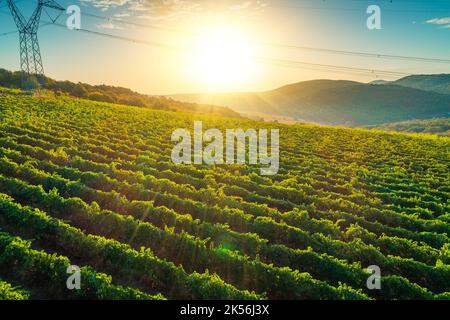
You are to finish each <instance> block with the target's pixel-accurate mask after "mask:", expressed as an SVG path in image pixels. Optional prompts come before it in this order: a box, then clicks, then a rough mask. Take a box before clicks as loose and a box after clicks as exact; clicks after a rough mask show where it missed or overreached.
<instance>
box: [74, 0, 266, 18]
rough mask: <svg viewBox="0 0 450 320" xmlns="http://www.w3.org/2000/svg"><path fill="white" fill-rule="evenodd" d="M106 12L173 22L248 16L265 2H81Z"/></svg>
mask: <svg viewBox="0 0 450 320" xmlns="http://www.w3.org/2000/svg"><path fill="white" fill-rule="evenodd" d="M81 1H82V2H84V3H89V4H91V5H92V6H94V7H96V8H98V9H100V10H102V11H106V10H108V9H112V8H120V9H123V10H127V11H128V12H129V13H133V14H134V15H137V16H139V17H143V18H147V19H155V20H160V19H168V20H173V19H177V18H181V17H189V16H193V15H195V14H198V13H208V12H209V13H215V12H219V13H220V12H221V13H224V12H227V13H230V14H236V13H238V14H244V15H250V14H253V13H254V12H257V11H259V10H261V9H262V8H264V7H265V6H266V5H267V4H266V2H265V0H253V1H251V0H81Z"/></svg>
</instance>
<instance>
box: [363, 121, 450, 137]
mask: <svg viewBox="0 0 450 320" xmlns="http://www.w3.org/2000/svg"><path fill="white" fill-rule="evenodd" d="M371 128H375V129H379V130H384V131H398V132H412V133H428V134H437V135H442V136H450V118H437V119H429V120H410V121H401V122H391V123H384V124H381V125H377V126H373V127H371Z"/></svg>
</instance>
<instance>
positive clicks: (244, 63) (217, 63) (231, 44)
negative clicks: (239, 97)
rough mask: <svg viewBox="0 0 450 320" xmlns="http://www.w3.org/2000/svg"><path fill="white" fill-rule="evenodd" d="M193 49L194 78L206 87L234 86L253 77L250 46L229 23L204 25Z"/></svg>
mask: <svg viewBox="0 0 450 320" xmlns="http://www.w3.org/2000/svg"><path fill="white" fill-rule="evenodd" d="M194 51H195V52H194V63H193V66H194V67H193V71H194V73H195V77H196V78H197V81H199V82H201V83H202V84H203V85H205V86H206V87H207V88H208V89H210V90H223V89H234V88H238V87H239V86H240V85H242V84H245V83H248V82H249V81H251V80H252V77H253V76H254V72H255V64H254V57H253V48H252V45H251V42H250V40H249V39H248V38H247V37H245V35H244V33H243V32H242V30H241V32H240V30H238V29H236V28H232V27H229V26H212V27H208V28H205V29H203V30H202V32H201V33H200V34H199V37H198V39H197V44H196V46H195V50H194Z"/></svg>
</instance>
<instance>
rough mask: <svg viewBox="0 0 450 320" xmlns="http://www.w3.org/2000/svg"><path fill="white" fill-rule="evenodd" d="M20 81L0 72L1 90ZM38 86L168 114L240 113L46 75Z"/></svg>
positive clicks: (17, 74) (19, 75)
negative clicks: (52, 77)
mask: <svg viewBox="0 0 450 320" xmlns="http://www.w3.org/2000/svg"><path fill="white" fill-rule="evenodd" d="M25 79H26V78H25ZM22 81H23V77H22V73H21V72H11V71H8V70H5V69H0V87H6V88H15V89H18V88H21V87H22ZM25 81H27V80H25ZM28 81H29V82H35V83H34V85H35V86H37V85H38V82H37V79H35V78H32V79H28ZM39 83H40V85H41V88H42V89H47V90H51V91H52V92H55V93H56V94H64V95H70V96H72V97H76V98H83V99H89V100H93V101H101V102H110V103H119V104H125V105H130V106H136V107H143V108H153V109H160V110H168V111H189V112H196V113H214V114H217V115H222V116H226V117H239V114H237V113H236V112H234V111H233V110H231V109H229V108H226V107H222V106H212V105H203V104H198V103H186V102H184V103H181V102H179V101H176V100H174V99H170V98H166V97H161V96H149V95H143V94H140V93H137V92H134V91H132V90H130V89H127V88H122V87H114V86H107V85H95V86H93V85H89V84H87V83H81V82H79V83H73V82H70V81H57V80H54V79H51V78H48V77H45V76H42V77H41V79H40V81H39Z"/></svg>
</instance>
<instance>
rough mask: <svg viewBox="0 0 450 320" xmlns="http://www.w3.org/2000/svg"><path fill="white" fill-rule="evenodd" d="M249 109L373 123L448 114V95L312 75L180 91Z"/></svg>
mask: <svg viewBox="0 0 450 320" xmlns="http://www.w3.org/2000/svg"><path fill="white" fill-rule="evenodd" d="M174 98H176V99H179V100H182V101H188V102H198V103H207V104H214V105H224V106H228V107H230V108H232V109H233V110H235V111H237V112H240V113H245V114H252V113H265V114H272V115H282V116H288V117H293V118H296V119H299V120H300V121H305V122H313V123H320V124H332V125H349V126H360V125H372V124H380V123H384V122H393V121H401V120H410V119H427V118H433V117H442V116H446V115H448V114H450V96H448V95H444V94H439V93H436V92H427V91H423V90H418V89H414V88H407V87H403V86H398V85H394V84H385V85H373V84H363V83H358V82H353V81H335V80H314V81H306V82H300V83H296V84H292V85H288V86H284V87H281V88H278V89H276V90H272V91H267V92H261V93H229V94H198V95H176V96H174Z"/></svg>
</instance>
